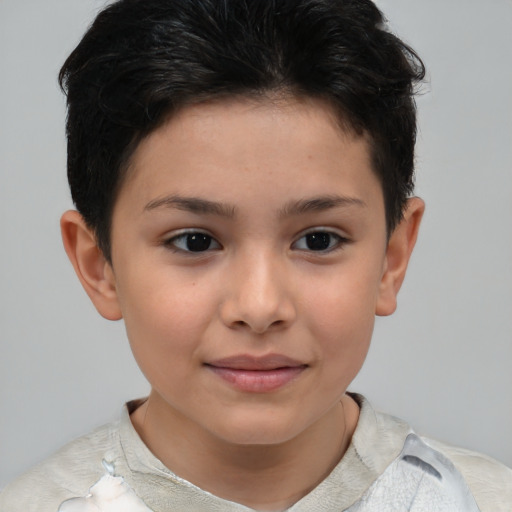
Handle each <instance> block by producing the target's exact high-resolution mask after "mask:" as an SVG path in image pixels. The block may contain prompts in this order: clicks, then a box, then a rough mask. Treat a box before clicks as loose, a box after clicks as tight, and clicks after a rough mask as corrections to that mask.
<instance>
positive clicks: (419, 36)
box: [0, 0, 512, 487]
mask: <svg viewBox="0 0 512 512" xmlns="http://www.w3.org/2000/svg"><path fill="white" fill-rule="evenodd" d="M103 4H104V2H103V1H99V0H45V1H44V2H42V1H41V0H0V172H1V182H0V183H1V185H0V223H1V224H0V225H1V251H0V276H1V282H0V285H1V294H0V301H1V304H0V305H1V307H0V315H1V317H0V320H1V324H0V325H1V328H2V338H1V356H0V406H1V413H0V487H1V486H2V485H4V484H5V483H6V482H7V481H8V480H10V479H11V478H13V477H15V476H16V475H18V474H19V473H21V472H22V471H24V470H26V469H27V468H28V467H29V466H31V465H32V464H34V463H36V462H38V461H40V460H41V459H43V458H44V457H46V456H47V455H49V454H50V453H51V452H52V451H54V450H55V449H56V448H57V447H58V446H60V445H62V444H63V443H65V442H67V441H68V440H70V439H72V438H74V437H76V436H77V435H79V434H82V433H85V432H87V431H88V430H90V429H91V428H93V427H95V426H97V425H99V424H101V423H103V422H105V421H108V420H110V419H112V418H114V417H116V416H117V413H118V411H119V409H120V407H121V404H122V403H123V402H124V401H125V400H127V399H130V398H134V397H138V396H142V395H144V394H145V393H147V391H148V385H147V384H146V382H145V380H144V378H143V377H142V376H141V374H140V372H139V371H138V369H137V367H136V366H135V363H134V362H133V361H132V358H131V355H130V353H129V348H128V343H127V342H126V340H125V336H124V331H123V325H122V324H121V323H110V322H107V321H106V320H103V319H102V318H100V317H99V316H98V315H97V313H96V311H95V310H94V308H93V307H92V305H91V304H90V303H89V300H88V298H87V297H86V295H85V293H84V292H83V291H82V289H81V287H80V285H79V283H78V280H77V279H76V278H75V276H74V274H73V271H72V268H71V266H70V264H69V263H68V261H67V259H66V256H65V254H64V251H63V249H62V247H61V242H60V234H59V228H58V221H59V216H60V214H61V212H62V211H64V210H65V209H67V208H68V207H70V206H71V203H70V199H69V197H68V191H67V185H66V179H65V141H64V128H63V126H64V117H65V111H64V99H63V97H62V95H61V94H60V92H59V90H58V87H57V83H56V75H57V72H58V69H59V67H60V65H61V64H62V62H63V61H64V59H65V57H66V55H67V54H68V53H69V51H71V49H72V48H73V47H74V45H75V44H76V43H77V42H78V40H79V38H80V36H81V34H82V33H83V31H84V30H85V27H86V26H87V25H88V23H89V22H90V21H91V20H92V18H93V16H94V14H95V13H96V12H97V10H98V9H99V8H100V7H101V6H102V5H103ZM379 5H380V6H381V7H382V9H383V10H384V12H385V13H386V14H387V16H388V17H389V19H390V20H391V26H392V27H393V29H394V30H395V31H396V32H397V33H398V34H399V35H400V36H401V37H403V38H404V39H405V40H406V41H408V42H409V43H411V44H412V46H413V47H414V48H415V49H416V50H417V51H418V52H419V53H420V55H421V56H422V57H423V59H424V60H425V62H426V63H427V66H428V69H429V76H430V85H428V86H427V87H425V95H423V96H422V97H421V98H419V101H418V104H419V111H420V123H421V129H420V134H419V143H418V194H419V195H421V196H422V197H424V199H425V200H426V202H427V213H426V217H425V219H424V225H423V229H422V233H421V236H420V239H419V242H418V246H417V249H416V253H415V255H414V257H413V260H412V263H411V267H410V271H409V274H408V276H407V278H406V282H405V285H404V288H403V290H402V293H401V300H400V303H399V310H398V312H397V313H396V314H395V315H394V316H393V317H390V318H386V319H379V320H378V322H377V327H376V331H375V336H374V342H373V346H372V348H371V351H370V354H369V357H368V360H367V362H366V365H365V367H364V369H363V370H362V372H361V374H360V375H359V377H358V378H357V381H356V382H354V384H353V386H352V389H353V390H358V391H361V392H364V393H365V394H367V395H368V397H369V398H370V399H371V400H372V401H373V403H374V404H375V405H376V406H377V407H378V408H380V409H383V410H386V411H387V412H391V413H393V414H395V415H397V416H401V417H403V418H405V419H407V420H409V421H410V422H411V423H412V424H413V425H414V426H415V427H416V428H417V430H419V431H420V432H422V433H428V434H429V435H430V436H433V437H437V438H439V439H441V440H444V441H448V442H451V443H455V444H458V445H462V446H466V447H469V448H472V449H475V450H479V451H483V452H485V453H488V454H490V455H492V456H493V457H496V458H498V459H500V460H501V461H503V462H505V463H507V464H508V465H512V442H511V432H512V372H511V370H510V366H511V362H512V265H511V263H512V201H511V195H512V172H511V169H510V167H511V162H512V154H511V147H512V140H511V139H512V136H511V134H512V127H511V124H512V122H511V119H512V103H511V99H510V98H511V85H512V59H511V57H512V1H511V0H488V1H485V2H484V1H482V0H478V1H476V0H430V1H428V2H427V1H425V0H381V1H380V2H379Z"/></svg>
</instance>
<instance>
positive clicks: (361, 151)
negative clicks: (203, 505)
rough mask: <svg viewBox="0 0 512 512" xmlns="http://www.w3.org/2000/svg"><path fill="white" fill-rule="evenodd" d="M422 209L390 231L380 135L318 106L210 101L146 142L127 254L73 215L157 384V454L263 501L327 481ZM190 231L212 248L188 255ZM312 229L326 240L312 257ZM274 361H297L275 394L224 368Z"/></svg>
mask: <svg viewBox="0 0 512 512" xmlns="http://www.w3.org/2000/svg"><path fill="white" fill-rule="evenodd" d="M206 201H207V202H206ZM212 203H214V204H212ZM423 208H424V205H423V202H422V201H421V200H420V199H418V198H413V199H411V200H409V203H408V207H407V210H406V212H405V215H404V220H403V221H402V222H401V223H400V225H399V226H398V227H397V228H396V229H395V231H394V232H393V233H392V234H391V236H390V237H389V238H388V236H387V233H386V227H385V211H384V199H383V195H382V190H381V187H380V184H379V181H378V179H377V177H376V176H375V174H374V172H373V170H372V168H371V164H370V157H369V151H368V144H367V141H366V139H365V138H364V137H356V136H354V135H353V134H351V133H349V132H347V131H345V130H343V129H342V128H340V125H339V123H337V122H336V120H335V119H334V118H333V116H332V114H331V111H330V110H329V108H328V107H327V106H326V105H324V104H323V103H320V102H318V101H313V100H304V99H302V100H298V99H287V100H283V99H281V100H279V101H271V100H261V101H259V102H255V101H251V100H248V99H239V100H233V101H221V102H211V103H204V104H201V105H198V106H194V107H187V108H185V109H183V110H182V111H181V112H180V113H178V114H177V115H175V116H174V117H173V118H171V119H170V120H169V121H168V122H167V123H166V124H164V125H163V126H162V127H160V128H159V129H158V130H156V131H155V132H154V133H152V134H151V135H149V136H148V137H147V138H146V139H145V140H144V141H142V142H141V144H140V145H139V147H138V148H137V150H136V151H135V154H134V155H133V158H132V160H131V164H130V168H129V171H128V175H127V178H126V180H125V182H124V183H123V186H122V187H121V190H120V193H119V197H118V199H117V201H116V204H115V207H114V213H113V221H112V235H111V236H112V264H109V263H108V262H107V261H106V260H105V258H104V257H103V255H102V254H101V251H100V250H99V249H98V247H97V245H96V241H95V238H94V235H93V234H92V233H91V232H90V231H89V230H88V228H87V227H86V226H85V224H84V222H83V220H82V219H81V217H80V215H79V214H78V213H77V212H73V211H70V212H66V213H65V214H64V216H63V218H62V222H61V225H62V233H63V239H64V244H65V247H66V250H67V252H68V255H69V257H70V259H71V261H72V263H73V265H74V267H75V270H76V272H77V274H78V276H79V278H80V280H81V282H82V284H83V286H84V288H85V290H86V291H87V293H88V294H89V296H90V297H91V299H92V301H93V303H94V304H95V306H96V308H97V309H98V311H99V312H100V314H102V315H103V316H104V317H106V318H108V319H111V320H117V319H120V318H124V321H125V324H126V330H127V333H128V338H129V340H130V344H131V347H132V350H133V353H134V355H135V358H136V360H137V362H138V364H139V366H140V368H141V369H142V371H143V372H144V374H145V375H146V377H147V379H148V381H149V382H150V384H151V386H152V390H151V394H150V397H149V400H148V401H147V402H145V404H144V405H142V406H141V407H140V408H139V409H137V410H136V411H135V412H134V413H133V414H132V422H133V424H134V426H135V428H136V429H137V431H138V432H139V434H140V436H141V437H142V439H143V440H144V442H145V443H146V444H147V445H148V447H149V448H150V449H151V450H152V451H153V453H154V454H155V455H156V456H157V457H158V458H159V459H160V460H162V461H163V462H164V464H166V466H168V467H169V468H170V469H172V470H173V471H174V472H175V473H177V474H178V475H180V476H181V477H183V478H185V479H187V480H190V481H191V482H193V483H195V484H196V485H198V486H200V487H201V488H203V489H205V490H208V491H210V492H212V493H214V494H216V495H218V496H221V497H223V498H226V499H229V500H233V501H236V502H239V503H242V504H244V505H247V506H249V507H253V508H256V509H258V510H282V509H283V508H286V507H289V506H290V505H291V504H293V503H295V502H296V501H298V500H299V499H300V498H301V497H303V496H304V495H306V494H307V493H308V492H309V491H310V490H311V489H313V488H314V487H315V486H316V485H317V484H318V483H319V482H320V481H321V480H322V479H324V478H325V477H326V476H327V474H328V473H329V472H330V471H331V470H332V469H333V467H334V466H335V465H336V464H337V463H338V462H339V460H340V458H341V457H342V456H343V454H344V453H345V451H346V449H347V447H348V444H349V442H350V438H351V436H352V433H353V431H354V429H355V427H356V424H357V418H358V407H357V405H356V404H355V402H354V401H353V400H352V399H351V398H350V397H348V396H347V395H345V391H346V389H347V387H348V385H349V384H350V382H351V381H352V380H353V379H354V377H355V376H356V375H357V373H358V372H359V370H360V368H361V366H362V364H363V361H364V359H365V357H366V354H367V351H368V348H369V344H370V340H371V336H372V330H373V325H374V319H375V315H389V314H391V313H392V312H393V311H394V309H395V307H396V295H397V293H398V290H399V288H400V285H401V283H402V280H403V278H404V275H405V270H406V267H407V263H408V260H409V257H410V254H411V251H412V249H413V246H414V243H415V240H416V236H417V232H418V227H419V223H420V219H421V216H422V213H423ZM191 230H192V231H194V232H200V233H201V234H204V235H207V237H210V238H203V241H204V240H206V241H207V242H206V243H205V244H206V245H204V246H203V247H205V246H208V243H209V244H210V245H209V246H208V247H207V250H202V251H199V252H191V251H190V250H188V249H189V248H190V245H187V243H188V242H190V238H187V236H186V233H190V231H191ZM311 233H316V235H317V237H318V236H320V237H323V238H322V240H324V241H325V242H326V245H327V247H326V248H325V249H324V248H323V246H322V248H321V249H320V250H313V249H312V245H311V237H310V236H309V237H308V236H306V235H308V234H309V235H310V234H311ZM196 234H197V233H196ZM187 241H188V242H187ZM193 247H194V246H193ZM316 248H317V249H318V246H317V247H316ZM269 354H270V355H272V357H274V356H275V357H286V358H290V359H291V360H293V361H294V363H293V364H292V365H291V366H293V367H294V370H293V371H294V372H295V373H293V376H292V377H291V378H289V379H285V381H284V383H283V382H281V381H278V384H279V385H278V386H277V387H276V388H275V389H270V388H271V387H272V386H270V388H269V386H268V383H269V379H266V377H262V378H261V379H259V375H260V374H258V377H257V378H256V379H253V380H250V379H249V386H248V387H247V386H246V387H244V386H245V384H243V385H242V386H241V385H240V382H243V383H247V379H246V380H243V379H242V380H240V379H238V380H237V381H236V382H235V383H233V382H231V381H229V380H226V378H224V377H225V376H223V375H220V374H219V373H218V372H217V371H215V370H214V368H217V366H218V365H219V363H218V361H219V360H223V359H224V358H231V357H233V356H237V357H238V356H241V355H242V356H244V357H245V356H247V357H248V356H251V357H255V358H259V357H264V356H268V355H269ZM267 362H268V361H267ZM220 366H222V364H221V365H220ZM221 373H222V372H221ZM251 375H253V374H251ZM262 375H263V373H262ZM258 379H259V380H258ZM272 382H273V381H272ZM260 384H261V386H260ZM258 386H260V387H258ZM176 439H179V442H176Z"/></svg>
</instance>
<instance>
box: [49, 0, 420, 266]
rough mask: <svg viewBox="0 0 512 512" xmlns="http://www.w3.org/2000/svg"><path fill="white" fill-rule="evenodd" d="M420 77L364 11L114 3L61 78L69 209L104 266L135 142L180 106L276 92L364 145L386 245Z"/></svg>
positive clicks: (300, 5) (401, 193)
mask: <svg viewBox="0 0 512 512" xmlns="http://www.w3.org/2000/svg"><path fill="white" fill-rule="evenodd" d="M424 75H425V69H424V66H423V63H422V62H421V60H420V59H419V57H418V56H417V55H416V53H415V52H414V51H413V50H412V49H411V48H410V47H409V46H407V45H406V44H404V43H403V42H402V41H401V40H400V39H398V38H397V37H396V36H395V35H393V34H392V33H390V32H389V31H388V30H387V29H386V26H385V20H384V18H383V15H382V13H381V12H380V11H379V9H378V8H377V7H376V6H375V5H374V4H373V3H372V2H371V1H370V0H119V1H117V2H115V3H113V4H111V5H110V6H108V7H107V8H105V9H104V10H103V11H102V12H100V13H99V15H98V16H97V18H96V19H95V21H94V22H93V24H92V25H91V27H90V28H89V29H88V31H87V32H86V34H85V35H84V37H83V39H82V40H81V42H80V43H79V44H78V46H77V47H76V49H75V50H74V51H73V52H72V53H71V55H70V56H69V57H68V59H67V60H66V62H65V63H64V65H63V67H62V69H61V71H60V74H59V82H60V85H61V87H62V89H63V90H64V91H65V92H66V94H67V105H68V117H67V139H68V180H69V184H70V188H71V194H72V197H73V201H74V203H75V205H76V208H77V209H78V211H79V212H80V213H81V214H82V216H83V218H84V219H85V222H86V223H87V224H88V226H89V227H90V228H92V229H93V230H94V233H95V235H96V238H97V241H98V245H99V247H100V248H101V250H102V251H103V253H104V255H105V257H106V258H107V259H108V260H110V256H111V254H110V252H111V248H110V224H111V217H112V211H113V206H114V203H115V200H116V196H117V192H118V190H119V188H120V186H121V184H122V182H123V176H124V172H125V170H126V168H127V166H128V163H129V160H130V157H131V155H132V153H133V151H134V150H135V149H136V147H137V145H138V143H139V142H140V141H141V140H142V138H144V137H145V136H147V135H148V134H150V133H151V132H152V131H153V130H155V129H156V128H158V127H159V126H160V125H161V124H162V123H163V122H164V121H165V120H166V119H168V117H169V116H170V115H172V113H173V112H175V111H176V110H177V109H179V108H182V107H183V106H185V105H188V104H195V103H198V102H201V101H205V100H209V99H215V98H223V97H228V96H234V95H240V96H260V95H262V96H265V94H268V93H272V92H274V91H277V92H284V93H285V94H291V95H296V96H306V97H313V98H318V99H322V100H326V101H327V102H329V104H330V105H332V106H333V110H334V111H335V112H336V113H337V115H338V118H339V119H340V121H341V122H342V124H343V126H345V127H348V128H349V129H351V130H352V131H354V132H355V133H357V134H361V135H362V134H365V135H366V136H367V138H368V140H369V143H370V148H371V149H370V150H371V157H372V163H373V168H374V171H375V173H376V175H377V176H378V177H379V180H380V182H381V184H382V189H383V194H384V202H385V207H386V226H387V230H388V233H391V232H392V231H393V229H394V228H395V226H396V224H397V223H398V222H399V221H400V219H401V217H402V214H403V209H404V206H405V204H406V201H407V198H408V197H409V196H410V194H411V193H412V191H413V187H414V178H413V176H414V172H413V171H414V145H415V139H416V108H415V102H414V92H415V85H416V84H417V83H418V82H420V81H421V80H423V78H424Z"/></svg>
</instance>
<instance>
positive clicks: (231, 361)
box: [205, 354, 308, 393]
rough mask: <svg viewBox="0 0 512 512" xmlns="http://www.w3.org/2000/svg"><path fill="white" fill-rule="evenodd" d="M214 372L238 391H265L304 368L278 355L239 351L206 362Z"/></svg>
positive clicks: (285, 381) (304, 366)
mask: <svg viewBox="0 0 512 512" xmlns="http://www.w3.org/2000/svg"><path fill="white" fill-rule="evenodd" d="M205 366H206V367H207V368H208V369H209V370H211V371H212V372H213V373H214V374H215V375H217V376H218V377H220V378H221V379H223V380H224V381H225V382H227V383H229V384H230V385H231V386H233V387H235V388H236V389H238V390H240V391H245V392H248V393H269V392H272V391H276V390H278V389H280V388H282V387H284V386H285V385H286V384H288V383H290V382H291V381H293V380H295V379H296V378H297V377H299V376H300V375H301V374H302V373H303V372H304V371H305V370H306V368H307V367H308V365H307V364H304V363H301V362H300V361H296V360H294V359H291V358H289V357H286V356H283V355H280V354H269V355H267V356H263V357H254V356H250V355H246V354H241V355H237V356H233V357H227V358H224V359H218V360H215V361H211V362H209V363H206V364H205Z"/></svg>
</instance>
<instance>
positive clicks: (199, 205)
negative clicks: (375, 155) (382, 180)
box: [144, 195, 366, 218]
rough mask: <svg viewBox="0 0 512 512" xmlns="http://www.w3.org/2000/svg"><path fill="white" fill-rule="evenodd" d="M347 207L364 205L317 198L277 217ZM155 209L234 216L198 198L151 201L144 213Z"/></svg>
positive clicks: (340, 198) (358, 201)
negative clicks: (173, 209)
mask: <svg viewBox="0 0 512 512" xmlns="http://www.w3.org/2000/svg"><path fill="white" fill-rule="evenodd" d="M348 206H359V207H366V203H365V202H364V201H362V200H361V199H358V198H356V197H346V196H337V195H330V196H319V197H313V198H308V199H300V200H298V201H290V202H289V203H288V204H286V205H285V206H284V207H283V208H281V209H280V210H279V212H278V215H279V217H281V218H282V217H292V216H296V215H303V214H306V213H310V212H322V211H326V210H331V209H333V208H343V207H348ZM157 208H175V209H178V210H183V211H188V212H192V213H197V214H203V215H218V216H220V217H227V218H233V217H234V216H235V214H236V210H237V208H236V206H233V205H229V204H225V203H218V202H216V201H210V200H208V199H202V198H200V197H183V196H179V195H171V196H166V197H162V198H158V199H153V200H152V201H150V202H149V203H148V204H146V206H145V207H144V211H151V210H156V209H157Z"/></svg>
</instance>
